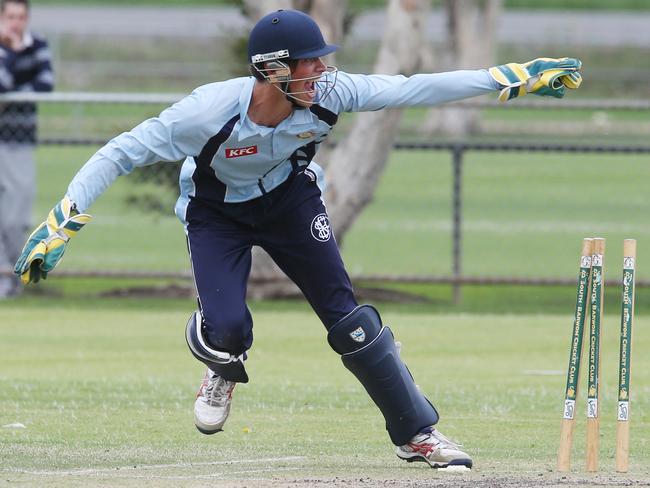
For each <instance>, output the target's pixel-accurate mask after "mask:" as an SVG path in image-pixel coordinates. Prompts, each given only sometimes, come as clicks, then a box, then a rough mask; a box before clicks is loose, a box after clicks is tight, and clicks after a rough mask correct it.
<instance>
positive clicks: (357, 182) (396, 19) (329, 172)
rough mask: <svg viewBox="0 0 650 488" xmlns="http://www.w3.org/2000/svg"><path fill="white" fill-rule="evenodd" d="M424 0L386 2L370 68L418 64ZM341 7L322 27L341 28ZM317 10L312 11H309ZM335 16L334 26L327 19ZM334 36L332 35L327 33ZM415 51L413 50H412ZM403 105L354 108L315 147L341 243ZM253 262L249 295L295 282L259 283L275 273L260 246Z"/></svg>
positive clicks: (368, 194) (368, 195)
mask: <svg viewBox="0 0 650 488" xmlns="http://www.w3.org/2000/svg"><path fill="white" fill-rule="evenodd" d="M309 4H310V6H311V7H313V8H314V9H315V12H316V9H317V8H324V9H325V10H327V9H328V8H329V9H330V10H331V9H332V8H333V6H335V5H336V6H341V7H344V6H345V5H344V2H343V1H339V2H327V1H324V0H320V1H319V0H313V1H312V2H309ZM428 4H429V1H428V0H390V1H389V3H388V7H387V25H386V30H385V31H384V36H383V38H382V42H381V46H380V49H379V54H378V57H377V62H376V63H375V66H374V71H375V72H377V73H383V74H399V73H407V74H409V73H413V72H414V71H416V70H417V69H418V68H419V66H420V64H421V56H419V55H417V53H420V52H422V45H423V44H424V35H423V31H424V21H425V20H426V12H427V10H428ZM344 10H345V9H344V8H341V9H340V12H338V13H337V14H333V13H332V12H329V14H328V15H327V16H324V17H322V18H320V23H321V24H320V25H321V28H322V29H323V32H339V33H340V32H341V31H342V21H343V17H344V13H345V12H344ZM314 15H315V16H316V15H317V14H316V13H314ZM328 20H330V21H331V22H340V23H341V25H339V26H338V27H337V29H334V30H331V31H330V30H327V27H325V25H326V23H327V22H328ZM326 39H327V40H328V41H332V42H336V41H337V39H328V38H326ZM414 53H416V55H414ZM401 115H402V111H401V110H398V109H393V110H384V111H382V112H374V113H371V112H366V113H361V114H358V115H357V117H356V120H355V122H354V125H353V127H352V129H351V130H350V132H349V133H348V135H347V136H346V137H345V138H344V140H343V141H341V143H340V144H339V145H338V146H337V147H336V148H335V149H333V150H331V151H325V153H326V154H324V153H323V151H322V150H321V151H319V153H318V155H317V157H316V160H317V161H318V162H319V163H321V164H322V165H323V167H325V168H326V179H327V190H326V193H325V201H326V202H327V209H328V213H329V216H330V222H331V224H332V226H333V227H334V230H335V234H336V238H337V242H338V243H339V245H340V244H341V242H342V240H343V237H344V235H345V233H346V232H347V231H348V230H349V229H350V227H351V226H352V224H353V223H354V221H355V220H356V218H357V216H358V215H359V214H360V213H361V211H362V210H363V208H364V207H365V206H366V205H367V204H368V203H369V202H370V201H371V200H372V196H373V194H374V191H375V188H376V186H377V183H378V181H379V178H380V176H381V174H382V172H383V170H384V167H385V166H386V161H387V160H388V156H389V155H390V150H391V147H392V145H393V141H394V138H395V133H396V130H397V126H398V124H399V121H400V119H401ZM253 256H254V266H253V271H252V280H251V281H252V283H251V286H249V295H250V296H252V297H255V298H262V297H267V296H277V295H279V294H282V293H283V292H286V293H290V291H291V290H292V289H293V290H295V285H293V284H292V283H290V282H289V281H288V280H286V281H283V282H282V283H260V281H267V280H272V279H273V278H274V277H277V276H280V272H279V270H277V268H276V267H275V265H274V264H273V262H272V261H271V259H270V258H269V257H268V256H267V255H266V254H265V253H263V251H261V250H259V249H257V248H256V249H255V250H254V254H253Z"/></svg>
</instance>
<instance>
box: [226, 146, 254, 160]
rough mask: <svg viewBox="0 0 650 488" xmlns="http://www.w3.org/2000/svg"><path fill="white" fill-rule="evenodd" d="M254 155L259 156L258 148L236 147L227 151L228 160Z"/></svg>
mask: <svg viewBox="0 0 650 488" xmlns="http://www.w3.org/2000/svg"><path fill="white" fill-rule="evenodd" d="M253 154H257V146H248V147H235V148H232V149H226V157H227V158H239V157H241V156H252V155H253Z"/></svg>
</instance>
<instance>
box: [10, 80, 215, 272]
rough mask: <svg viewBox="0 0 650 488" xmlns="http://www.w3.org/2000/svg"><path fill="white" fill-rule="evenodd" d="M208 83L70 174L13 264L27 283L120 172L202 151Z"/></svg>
mask: <svg viewBox="0 0 650 488" xmlns="http://www.w3.org/2000/svg"><path fill="white" fill-rule="evenodd" d="M210 92H211V90H210V88H206V87H202V88H199V89H197V90H196V91H194V92H193V93H192V94H191V95H189V96H187V97H185V98H184V99H182V100H181V101H179V102H178V103H176V104H174V105H172V106H171V107H169V108H168V109H166V110H164V111H163V112H162V113H161V114H160V116H158V117H154V118H151V119H148V120H145V121H144V122H142V123H141V124H139V125H138V126H137V127H135V128H134V129H132V130H131V131H129V132H125V133H123V134H120V135H119V136H117V137H115V138H114V139H113V140H111V141H110V142H109V143H108V144H106V145H105V146H104V147H102V148H101V149H100V150H99V151H97V152H96V153H95V154H94V155H93V156H92V157H91V158H90V159H89V160H88V162H87V163H86V164H85V165H84V166H83V167H82V168H81V169H80V170H79V172H78V173H77V174H76V175H75V177H74V178H73V179H72V181H71V183H70V185H69V186H68V190H67V193H66V195H65V196H64V198H63V199H62V200H61V201H60V202H59V203H57V204H56V205H55V206H54V208H53V209H52V210H51V211H50V213H49V214H48V217H47V219H46V220H45V221H44V222H43V223H41V224H40V225H39V226H38V227H37V228H36V230H35V231H34V232H33V233H32V234H31V235H30V236H29V238H28V240H27V243H26V244H25V247H24V248H23V252H22V254H21V256H20V257H19V259H18V261H17V262H16V265H15V267H14V273H15V274H16V275H18V276H20V277H21V280H22V282H23V283H24V284H27V283H30V282H37V281H39V280H40V279H41V278H46V277H47V274H48V273H49V272H50V271H52V269H54V267H55V266H56V265H57V264H58V262H59V260H60V259H61V257H62V256H63V252H64V250H65V246H66V244H67V242H68V240H69V239H70V237H72V236H74V235H75V234H76V233H77V232H78V231H79V230H81V228H82V227H83V226H84V225H85V224H86V223H88V222H89V221H90V219H91V216H90V215H88V214H86V213H85V212H86V210H87V209H88V208H89V207H90V205H91V204H92V203H93V202H94V201H95V199H96V198H97V197H99V196H100V195H101V194H102V193H103V192H104V191H105V190H106V189H107V188H108V187H109V186H110V184H111V183H112V182H113V181H115V179H116V178H117V177H118V176H120V175H125V174H128V173H130V172H132V171H133V170H134V169H135V168H137V167H140V166H146V165H149V164H153V163H155V162H158V161H178V160H180V159H183V158H184V157H185V156H188V155H195V154H198V151H200V148H201V145H202V144H203V143H204V141H205V139H202V137H204V134H203V132H204V130H205V125H206V124H205V122H206V120H207V119H208V118H209V117H210V116H211V115H210V114H211V113H212V114H214V111H213V108H214V107H213V103H212V100H211V99H210Z"/></svg>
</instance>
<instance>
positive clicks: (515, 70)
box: [488, 58, 582, 102]
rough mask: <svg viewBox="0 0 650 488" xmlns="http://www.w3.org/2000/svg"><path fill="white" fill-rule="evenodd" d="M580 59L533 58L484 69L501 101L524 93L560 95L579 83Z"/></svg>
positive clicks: (556, 96)
mask: <svg viewBox="0 0 650 488" xmlns="http://www.w3.org/2000/svg"><path fill="white" fill-rule="evenodd" d="M581 67H582V61H580V60H579V59H575V58H559V59H554V58H537V59H533V60H532V61H528V62H527V63H523V64H519V63H508V64H502V65H500V66H494V67H493V68H490V69H489V70H488V71H489V73H490V75H491V76H492V78H494V80H495V81H496V82H497V83H498V84H499V88H500V90H501V92H500V93H499V100H500V101H502V102H505V101H507V100H510V99H511V98H515V97H523V96H524V95H525V94H526V93H533V94H534V95H542V96H551V97H555V98H562V97H563V96H564V91H565V90H564V89H565V88H571V89H575V88H578V87H579V86H580V84H581V83H582V75H581V74H580V68H581Z"/></svg>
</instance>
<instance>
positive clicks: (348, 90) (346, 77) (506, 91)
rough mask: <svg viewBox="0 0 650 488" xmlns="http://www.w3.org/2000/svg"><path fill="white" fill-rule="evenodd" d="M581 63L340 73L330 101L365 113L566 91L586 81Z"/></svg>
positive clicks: (552, 61)
mask: <svg viewBox="0 0 650 488" xmlns="http://www.w3.org/2000/svg"><path fill="white" fill-rule="evenodd" d="M580 68H581V62H580V61H579V60H577V59H573V58H561V59H551V58H539V59H535V60H533V61H529V62H528V63H522V64H517V63H510V64H506V65H501V66H496V67H493V68H490V69H487V70H485V69H481V70H458V71H449V72H443V73H421V74H416V75H412V76H409V77H407V76H403V75H358V74H349V73H343V72H341V73H339V75H338V79H337V81H336V85H335V87H334V89H333V91H332V94H331V95H330V97H328V99H326V100H325V103H324V105H331V109H333V110H334V111H335V112H337V113H340V112H364V111H373V110H381V109H384V108H396V107H410V106H411V107H412V106H432V105H439V104H442V103H446V102H452V101H456V100H463V99H466V98H471V97H475V96H478V95H483V94H486V93H492V92H494V91H499V92H500V97H499V99H500V100H508V99H510V98H514V97H517V96H523V95H525V94H526V93H534V94H536V95H550V96H554V97H557V98H561V97H562V96H564V89H565V88H578V87H579V86H580V84H581V82H582V77H581V75H580Z"/></svg>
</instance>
